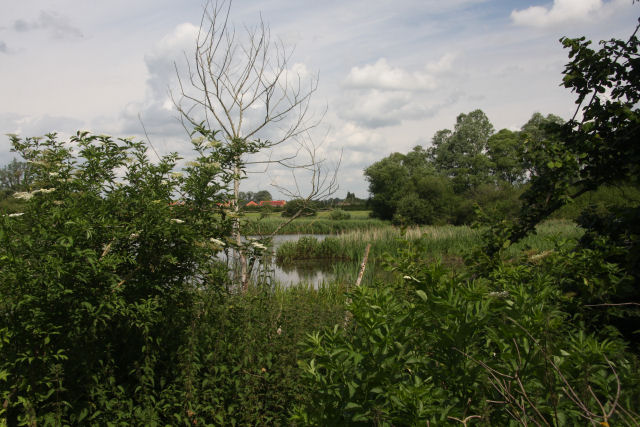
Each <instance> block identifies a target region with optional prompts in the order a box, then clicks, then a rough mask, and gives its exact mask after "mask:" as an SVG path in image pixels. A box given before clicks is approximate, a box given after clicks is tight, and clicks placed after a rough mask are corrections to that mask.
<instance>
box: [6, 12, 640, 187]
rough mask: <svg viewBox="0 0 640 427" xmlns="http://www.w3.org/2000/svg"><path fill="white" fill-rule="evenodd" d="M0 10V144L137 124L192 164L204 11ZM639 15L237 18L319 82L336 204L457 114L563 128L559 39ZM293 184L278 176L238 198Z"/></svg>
mask: <svg viewBox="0 0 640 427" xmlns="http://www.w3.org/2000/svg"><path fill="white" fill-rule="evenodd" d="M0 12H1V13H0V94H1V95H0V134H2V135H4V134H6V133H18V134H20V135H22V136H35V135H42V134H44V133H48V132H51V131H56V132H58V133H59V134H61V135H62V136H66V135H69V134H72V133H75V131H76V130H78V129H86V130H90V131H92V132H95V133H101V134H110V135H114V136H118V137H127V136H135V135H138V136H139V135H142V126H141V124H140V119H139V118H142V121H143V123H144V125H145V127H146V128H147V131H148V133H149V137H150V139H151V141H152V143H153V145H154V146H155V148H156V149H157V150H158V151H159V152H161V153H168V152H172V151H177V152H179V153H180V154H182V155H183V156H184V157H186V158H188V157H189V156H190V155H191V154H190V152H189V147H190V143H189V138H188V136H187V135H186V133H185V131H184V129H183V128H182V127H181V125H180V124H179V123H178V121H177V120H176V117H177V112H176V111H175V108H174V107H173V104H172V103H171V99H170V97H169V91H170V90H171V89H173V90H174V91H175V90H176V89H177V81H176V77H175V68H174V63H176V64H177V65H178V68H179V69H180V70H184V69H185V64H184V61H185V59H184V53H185V52H186V53H187V54H188V53H189V52H191V50H192V49H193V46H194V44H195V37H196V34H197V30H198V26H199V24H200V18H201V14H202V1H200V0H182V1H176V0H127V1H124V0H109V1H102V2H88V1H80V0H25V1H12V0H0ZM639 15H640V5H639V4H635V5H634V4H633V2H632V0H446V1H445V0H394V1H391V0H324V1H310V0H260V1H256V0H235V2H234V4H233V5H232V10H231V21H232V22H233V23H235V24H236V29H237V33H238V34H242V33H243V31H244V29H245V28H247V26H249V27H251V26H253V25H255V24H256V23H257V22H259V20H260V17H262V19H263V20H264V22H265V23H267V24H268V25H269V27H270V29H271V34H272V37H273V38H274V39H276V38H278V39H279V40H281V41H282V43H283V44H284V46H286V47H287V48H293V47H295V50H294V52H293V54H292V56H291V58H290V60H289V69H290V70H293V71H296V72H298V73H300V74H301V75H302V76H303V77H305V76H307V77H308V76H313V75H316V74H317V75H319V82H318V89H317V91H316V92H315V93H314V95H313V100H312V105H311V111H312V112H316V114H317V115H318V117H319V115H320V114H322V112H323V111H324V110H325V109H326V113H324V116H323V120H322V123H321V125H320V126H318V127H317V128H316V129H315V130H314V131H313V132H312V135H310V138H312V140H313V141H314V143H315V144H316V146H317V147H318V152H319V153H320V154H321V155H322V156H323V157H325V158H327V159H328V161H329V162H335V161H336V159H338V158H339V157H340V152H342V157H341V158H342V160H341V167H340V172H339V174H340V175H339V181H340V190H339V192H338V193H337V194H338V196H344V194H346V192H347V191H352V192H355V193H356V194H357V195H358V196H360V197H366V196H367V195H368V192H367V183H366V181H365V179H364V177H363V175H362V171H363V169H364V168H366V167H367V166H368V165H370V164H371V163H373V162H375V161H377V160H379V159H381V158H383V157H385V156H387V155H388V154H389V153H391V152H394V151H398V152H406V151H408V150H409V149H411V148H412V147H413V146H415V145H418V144H420V145H423V146H428V145H429V144H430V141H431V137H432V136H433V134H434V133H435V132H436V131H437V130H439V129H443V128H451V127H452V126H453V124H454V123H455V119H456V116H457V115H458V114H460V113H467V112H469V111H472V110H474V109H477V108H480V109H482V110H483V111H484V112H485V113H486V114H487V115H488V117H489V119H490V120H491V121H492V123H493V124H494V126H495V128H496V129H501V128H510V129H517V128H519V127H520V126H522V125H523V124H524V123H525V122H526V121H527V120H528V119H529V117H530V116H531V115H532V114H533V113H534V112H536V111H539V112H541V113H543V114H547V113H553V114H557V115H559V116H561V117H564V118H568V117H569V116H570V115H571V114H572V113H573V109H574V108H575V106H574V103H573V100H574V96H573V95H572V94H571V93H569V92H568V91H566V90H565V89H563V88H561V87H560V86H559V83H560V81H561V77H562V76H561V71H562V69H563V66H564V64H565V63H566V62H567V56H566V52H564V51H563V49H562V48H561V46H560V43H559V42H558V39H559V38H560V37H562V36H565V35H566V36H569V37H578V36H582V35H584V36H586V37H588V38H590V39H593V40H596V41H597V40H601V39H608V38H611V37H617V38H626V37H628V36H629V35H630V34H631V32H632V31H633V29H634V28H635V25H636V24H637V19H638V16H639ZM276 130H277V129H276ZM273 132H275V130H274V131H273ZM271 135H272V134H266V136H267V137H270V136H271ZM273 135H275V133H274V134H273ZM1 141H2V142H0V165H4V164H6V163H7V162H9V161H10V160H11V158H12V157H13V156H14V153H11V152H10V151H9V149H10V147H9V141H8V138H6V137H4V136H3V137H2V139H1ZM287 176H288V175H287V174H284V173H282V172H281V171H279V170H277V169H276V168H270V169H269V170H268V171H267V173H266V174H260V175H255V176H252V177H251V178H250V179H249V180H247V181H246V183H245V184H246V186H245V190H248V191H256V190H259V189H269V190H273V189H272V188H269V187H268V184H269V183H270V182H272V181H275V182H276V183H277V184H279V185H284V186H286V185H290V184H291V182H288V181H287ZM274 195H278V192H277V191H274Z"/></svg>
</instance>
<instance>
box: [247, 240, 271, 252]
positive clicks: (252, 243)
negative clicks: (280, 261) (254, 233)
mask: <svg viewBox="0 0 640 427" xmlns="http://www.w3.org/2000/svg"><path fill="white" fill-rule="evenodd" d="M251 246H253V247H254V248H256V249H261V250H263V251H264V250H267V247H266V246H265V245H263V244H262V243H258V242H251Z"/></svg>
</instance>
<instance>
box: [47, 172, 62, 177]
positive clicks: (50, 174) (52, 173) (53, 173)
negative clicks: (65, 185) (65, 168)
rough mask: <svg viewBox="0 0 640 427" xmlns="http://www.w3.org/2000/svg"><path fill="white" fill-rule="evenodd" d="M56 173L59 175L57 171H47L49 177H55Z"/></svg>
mask: <svg viewBox="0 0 640 427" xmlns="http://www.w3.org/2000/svg"><path fill="white" fill-rule="evenodd" d="M58 175H60V174H59V173H58V172H49V176H51V177H56V176H58Z"/></svg>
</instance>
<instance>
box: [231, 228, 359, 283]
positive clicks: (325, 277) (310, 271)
mask: <svg viewBox="0 0 640 427" xmlns="http://www.w3.org/2000/svg"><path fill="white" fill-rule="evenodd" d="M305 236H311V237H315V238H316V239H318V240H319V241H322V240H324V239H325V238H326V237H327V236H329V235H328V234H285V235H277V236H274V237H273V240H272V242H271V246H270V247H269V251H267V253H266V254H265V256H264V258H263V259H261V260H256V262H255V265H254V268H253V271H252V277H253V278H254V279H259V278H261V277H265V276H267V275H268V276H270V277H272V278H273V279H274V280H275V281H276V282H277V283H279V284H281V285H284V286H290V285H292V284H297V283H307V284H310V285H313V286H314V287H316V288H317V287H318V286H320V285H321V284H322V283H323V282H330V281H332V280H334V279H335V277H336V263H334V262H330V261H326V260H305V261H298V262H295V263H291V264H287V265H278V264H277V263H276V262H275V253H276V250H277V249H278V247H279V246H280V245H282V244H283V243H284V242H291V241H297V240H298V239H299V238H301V237H305ZM251 237H253V238H257V236H250V238H251ZM230 255H231V256H232V260H231V263H230V264H231V267H232V269H231V270H232V271H234V270H235V271H237V270H238V269H236V268H233V267H234V266H237V264H238V262H237V260H235V259H234V258H233V255H232V254H230ZM219 257H220V259H221V260H222V261H225V262H226V260H227V259H226V255H225V254H224V253H221V254H220V255H219ZM356 264H357V263H356Z"/></svg>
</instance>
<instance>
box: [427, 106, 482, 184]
mask: <svg viewBox="0 0 640 427" xmlns="http://www.w3.org/2000/svg"><path fill="white" fill-rule="evenodd" d="M493 130H494V129H493V125H492V124H491V122H490V121H489V118H488V117H487V116H486V115H485V114H484V112H483V111H482V110H474V111H472V112H470V113H469V114H460V115H459V116H458V117H457V118H456V125H455V128H454V130H453V132H451V131H449V130H443V131H439V132H437V133H436V135H435V136H434V138H433V147H432V148H431V149H430V150H429V156H430V157H431V158H432V159H433V161H434V165H435V167H436V169H437V170H438V171H439V172H441V173H443V174H444V175H446V176H449V177H450V178H451V179H452V181H453V187H454V190H455V191H456V193H463V192H465V191H467V190H470V189H472V188H474V187H475V186H477V185H479V184H481V183H483V182H487V181H489V173H490V169H491V162H490V160H489V157H488V156H487V155H486V150H487V142H488V140H489V137H490V136H491V135H492V134H493Z"/></svg>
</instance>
